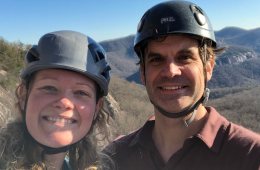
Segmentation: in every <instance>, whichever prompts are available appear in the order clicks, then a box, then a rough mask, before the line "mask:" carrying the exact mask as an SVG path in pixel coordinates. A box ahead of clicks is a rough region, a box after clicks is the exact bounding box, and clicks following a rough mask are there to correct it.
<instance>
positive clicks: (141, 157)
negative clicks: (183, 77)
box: [105, 107, 260, 170]
mask: <svg viewBox="0 0 260 170" xmlns="http://www.w3.org/2000/svg"><path fill="white" fill-rule="evenodd" d="M207 110H208V113H209V114H208V117H207V121H206V123H205V125H204V126H203V128H202V129H201V130H200V132H199V133H198V134H196V135H194V136H191V137H190V138H188V139H186V141H185V143H184V145H183V147H182V148H181V149H180V150H179V151H177V152H176V153H174V154H173V155H172V156H171V158H170V159H169V161H168V162H167V163H164V161H163V160H162V157H161V156H160V154H159V152H158V150H157V149H156V147H155V145H154V142H153V140H152V129H153V126H154V121H153V120H150V121H147V122H146V124H145V125H144V126H143V127H142V128H141V129H139V130H137V131H135V132H133V133H131V134H129V135H127V136H124V137H122V138H120V139H118V140H116V141H114V142H113V143H111V144H110V145H109V146H108V147H107V148H106V149H105V152H106V153H107V154H109V155H110V156H111V158H112V159H113V160H114V162H115V164H116V166H117V169H118V170H260V135H259V134H256V133H254V132H252V131H250V130H248V129H245V128H243V127H241V126H238V125H236V124H233V123H231V122H229V121H227V120H226V119H225V118H224V117H223V116H221V115H220V114H219V113H218V112H217V111H216V110H215V109H214V108H212V107H208V108H207Z"/></svg>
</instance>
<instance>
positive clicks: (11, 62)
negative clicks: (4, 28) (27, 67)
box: [0, 39, 29, 90]
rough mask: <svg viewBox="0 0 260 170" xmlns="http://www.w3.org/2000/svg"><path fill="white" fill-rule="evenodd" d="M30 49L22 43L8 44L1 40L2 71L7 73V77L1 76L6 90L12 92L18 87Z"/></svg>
mask: <svg viewBox="0 0 260 170" xmlns="http://www.w3.org/2000/svg"><path fill="white" fill-rule="evenodd" d="M28 47H29V46H26V45H24V44H22V43H20V42H16V43H8V42H6V41H5V40H4V39H0V70H2V71H5V72H6V75H0V85H1V86H2V87H3V88H5V89H6V90H12V89H14V87H15V86H16V82H17V80H18V75H19V72H20V70H21V68H22V66H23V57H24V55H25V52H26V50H27V49H28Z"/></svg>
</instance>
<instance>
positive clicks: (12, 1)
mask: <svg viewBox="0 0 260 170" xmlns="http://www.w3.org/2000/svg"><path fill="white" fill-rule="evenodd" d="M191 1H192V2H194V3H196V4H198V5H199V6H200V7H201V8H202V9H204V11H206V13H207V15H208V16H209V18H210V20H211V23H212V25H213V28H214V30H220V29H222V28H224V27H226V26H236V27H241V28H244V29H254V28H258V27H260V0H248V1H247V0H191ZM159 2H163V0H0V23H1V24H0V37H2V38H4V39H5V40H7V41H9V42H16V41H20V42H22V43H25V44H35V43H37V42H38V39H39V38H40V36H42V35H43V34H45V33H47V32H51V31H56V30H75V31H79V32H82V33H85V34H87V35H89V36H91V37H92V38H93V39H95V40H96V41H103V40H109V39H115V38H120V37H124V36H128V35H131V34H135V31H136V27H137V24H138V22H139V19H140V18H141V16H142V15H143V13H144V12H145V11H146V10H147V9H148V8H150V7H152V6H153V5H155V4H157V3H159Z"/></svg>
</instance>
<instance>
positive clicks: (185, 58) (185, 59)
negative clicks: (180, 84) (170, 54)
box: [178, 55, 192, 62]
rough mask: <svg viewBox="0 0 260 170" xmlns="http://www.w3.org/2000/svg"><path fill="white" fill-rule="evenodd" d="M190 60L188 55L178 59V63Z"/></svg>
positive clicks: (190, 57)
mask: <svg viewBox="0 0 260 170" xmlns="http://www.w3.org/2000/svg"><path fill="white" fill-rule="evenodd" d="M191 59H192V56H190V55H181V56H179V57H178V60H179V61H184V62H186V61H188V60H191Z"/></svg>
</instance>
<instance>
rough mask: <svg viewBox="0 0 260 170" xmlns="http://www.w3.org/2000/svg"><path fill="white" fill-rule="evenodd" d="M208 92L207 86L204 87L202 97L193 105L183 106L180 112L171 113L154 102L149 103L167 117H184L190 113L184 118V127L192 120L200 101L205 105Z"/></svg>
mask: <svg viewBox="0 0 260 170" xmlns="http://www.w3.org/2000/svg"><path fill="white" fill-rule="evenodd" d="M209 93H210V90H209V89H208V88H205V91H204V93H203V95H202V97H201V98H200V99H199V100H198V101H197V102H196V103H194V104H193V105H191V106H189V107H187V108H185V109H184V110H182V111H181V112H177V113H173V112H167V111H166V110H164V109H163V108H161V107H159V106H158V105H155V104H154V102H152V101H151V103H152V104H153V105H154V107H155V108H156V109H157V110H158V111H159V112H160V113H162V114H163V115H164V116H166V117H168V118H180V117H185V116H187V115H188V114H190V113H192V115H191V117H190V118H189V119H187V120H184V125H185V126H186V127H188V126H189V124H190V123H191V122H192V121H193V120H194V118H195V116H196V114H197V109H198V107H199V105H200V104H201V103H202V104H203V105H205V104H206V103H207V101H208V98H209Z"/></svg>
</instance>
